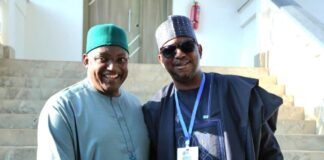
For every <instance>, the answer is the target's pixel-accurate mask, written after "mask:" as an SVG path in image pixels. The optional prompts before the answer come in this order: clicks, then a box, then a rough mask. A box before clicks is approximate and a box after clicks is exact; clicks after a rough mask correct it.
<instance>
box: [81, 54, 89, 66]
mask: <svg viewBox="0 0 324 160" xmlns="http://www.w3.org/2000/svg"><path fill="white" fill-rule="evenodd" d="M82 63H83V65H84V66H85V67H86V68H88V64H89V57H88V55H87V54H82Z"/></svg>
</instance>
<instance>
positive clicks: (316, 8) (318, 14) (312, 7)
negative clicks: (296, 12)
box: [295, 0, 324, 24]
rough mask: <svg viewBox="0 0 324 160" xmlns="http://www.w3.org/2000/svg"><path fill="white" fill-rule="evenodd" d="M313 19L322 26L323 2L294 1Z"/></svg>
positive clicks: (323, 19)
mask: <svg viewBox="0 0 324 160" xmlns="http://www.w3.org/2000/svg"><path fill="white" fill-rule="evenodd" d="M295 2H297V3H298V4H299V5H301V6H302V8H304V9H305V10H306V11H307V12H309V13H310V14H311V15H312V16H313V17H315V18H317V19H318V20H319V21H320V22H321V23H322V24H324V14H323V10H324V1H323V0H295Z"/></svg>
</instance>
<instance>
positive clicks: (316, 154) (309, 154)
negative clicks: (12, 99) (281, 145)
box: [282, 150, 324, 160]
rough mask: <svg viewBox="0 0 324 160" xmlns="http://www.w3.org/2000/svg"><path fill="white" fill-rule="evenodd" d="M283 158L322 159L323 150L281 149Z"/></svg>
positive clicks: (297, 159)
mask: <svg viewBox="0 0 324 160" xmlns="http://www.w3.org/2000/svg"><path fill="white" fill-rule="evenodd" d="M282 153H283V155H284V158H285V160H323V159H324V151H305V150H282Z"/></svg>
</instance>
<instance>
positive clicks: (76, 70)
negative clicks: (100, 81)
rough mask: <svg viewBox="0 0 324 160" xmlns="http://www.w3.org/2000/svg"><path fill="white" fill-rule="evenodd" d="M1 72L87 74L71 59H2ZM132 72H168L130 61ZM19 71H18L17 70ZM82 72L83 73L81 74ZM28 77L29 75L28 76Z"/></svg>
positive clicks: (229, 70)
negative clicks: (70, 60)
mask: <svg viewBox="0 0 324 160" xmlns="http://www.w3.org/2000/svg"><path fill="white" fill-rule="evenodd" d="M0 64H1V67H0V74H1V75H6V76H22V77H26V76H27V75H33V76H34V77H35V76H40V77H71V76H74V78H82V77H84V76H82V77H80V75H85V68H84V66H83V65H82V63H81V62H69V61H65V62H64V61H38V60H17V59H1V61H0ZM128 68H129V70H130V73H132V72H133V73H135V74H137V73H142V72H146V71H149V72H150V73H159V74H166V75H167V72H166V71H165V70H164V68H163V67H162V66H161V65H160V64H136V63H129V67H128ZM202 70H204V71H206V72H211V71H212V72H217V73H221V74H237V75H242V76H247V77H254V78H258V79H259V78H260V77H262V76H268V71H267V69H265V68H254V67H208V66H203V67H202ZM16 71H18V72H16ZM80 73H81V74H80ZM27 77H28V76H27Z"/></svg>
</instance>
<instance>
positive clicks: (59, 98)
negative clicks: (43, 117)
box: [44, 80, 90, 109]
mask: <svg viewBox="0 0 324 160" xmlns="http://www.w3.org/2000/svg"><path fill="white" fill-rule="evenodd" d="M89 90H90V89H89V88H87V87H86V80H82V81H80V82H77V83H75V84H73V85H71V86H69V87H66V88H64V89H62V90H60V91H58V92H57V93H55V94H54V95H52V96H51V97H50V98H49V99H48V100H47V101H46V103H45V106H44V107H54V108H57V109H58V108H62V107H65V106H66V105H68V104H69V102H71V101H73V100H75V99H77V98H78V97H81V96H83V95H84V94H87V93H86V92H89Z"/></svg>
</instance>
